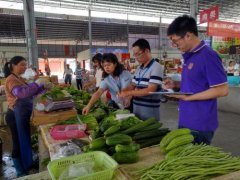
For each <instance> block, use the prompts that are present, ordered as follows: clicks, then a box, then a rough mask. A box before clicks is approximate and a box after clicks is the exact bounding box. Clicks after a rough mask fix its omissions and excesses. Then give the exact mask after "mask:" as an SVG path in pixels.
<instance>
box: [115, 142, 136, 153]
mask: <svg viewBox="0 0 240 180" xmlns="http://www.w3.org/2000/svg"><path fill="white" fill-rule="evenodd" d="M139 149H140V145H139V144H136V143H131V144H129V145H121V144H118V145H116V146H115V151H116V152H117V153H119V152H134V151H138V150H139Z"/></svg>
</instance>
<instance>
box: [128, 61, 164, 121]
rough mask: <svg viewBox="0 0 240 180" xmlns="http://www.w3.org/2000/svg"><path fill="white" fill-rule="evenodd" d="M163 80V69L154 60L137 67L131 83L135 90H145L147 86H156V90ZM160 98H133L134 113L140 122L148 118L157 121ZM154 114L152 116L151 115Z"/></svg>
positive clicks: (156, 96)
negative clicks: (144, 65) (153, 118)
mask: <svg viewBox="0 0 240 180" xmlns="http://www.w3.org/2000/svg"><path fill="white" fill-rule="evenodd" d="M162 78H163V68H162V66H161V65H160V64H159V63H158V62H156V61H155V60H154V59H152V60H151V62H150V63H149V64H148V65H147V66H146V67H143V65H141V66H139V67H138V69H137V70H136V72H135V75H134V77H133V80H132V83H133V84H134V85H135V86H136V89H144V88H147V87H148V85H149V84H157V85H158V89H157V90H160V89H161V84H162ZM160 97H161V95H156V94H154V95H147V96H142V97H134V99H133V105H134V113H136V114H138V116H139V117H140V118H141V119H142V120H146V119H147V118H149V117H155V118H156V119H157V120H159V116H160V102H161V101H160ZM152 112H154V114H152Z"/></svg>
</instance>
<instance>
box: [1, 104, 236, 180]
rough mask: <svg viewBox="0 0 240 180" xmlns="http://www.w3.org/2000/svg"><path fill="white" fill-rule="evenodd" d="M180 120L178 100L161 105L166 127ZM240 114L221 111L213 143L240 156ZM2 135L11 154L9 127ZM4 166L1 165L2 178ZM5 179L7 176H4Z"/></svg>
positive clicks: (8, 152)
mask: <svg viewBox="0 0 240 180" xmlns="http://www.w3.org/2000/svg"><path fill="white" fill-rule="evenodd" d="M177 120H178V104H177V102H173V101H169V102H167V103H165V104H162V105H161V121H162V122H163V126H164V127H168V128H170V129H176V128H177ZM239 129H240V114H233V113H227V112H221V111H219V128H218V129H217V131H216V133H215V136H214V139H213V142H212V145H214V146H217V147H221V148H222V149H223V150H224V151H226V152H231V153H232V154H233V155H236V156H240V141H239V139H240V133H239ZM0 137H1V139H2V141H3V155H4V157H5V158H6V156H9V155H10V154H11V136H10V133H9V130H8V128H6V127H0ZM3 170H5V168H4V166H2V165H0V179H2V178H3V177H2V175H3V174H2V172H3ZM4 179H5V178H4Z"/></svg>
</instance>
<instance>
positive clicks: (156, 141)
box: [137, 136, 164, 148]
mask: <svg viewBox="0 0 240 180" xmlns="http://www.w3.org/2000/svg"><path fill="white" fill-rule="evenodd" d="M163 137H164V136H159V137H154V138H151V139H145V140H142V141H137V143H139V144H140V148H145V147H149V146H153V145H157V144H159V143H160V141H161V140H162V138H163Z"/></svg>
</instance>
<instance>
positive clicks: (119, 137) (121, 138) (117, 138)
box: [106, 134, 132, 146]
mask: <svg viewBox="0 0 240 180" xmlns="http://www.w3.org/2000/svg"><path fill="white" fill-rule="evenodd" d="M130 143H132V138H131V137H130V136H128V135H126V134H114V135H112V136H109V137H107V138H106V144H107V145H109V146H116V145H117V144H130Z"/></svg>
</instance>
